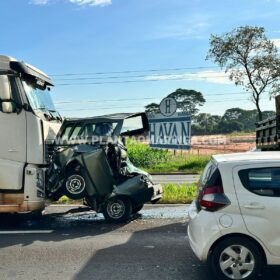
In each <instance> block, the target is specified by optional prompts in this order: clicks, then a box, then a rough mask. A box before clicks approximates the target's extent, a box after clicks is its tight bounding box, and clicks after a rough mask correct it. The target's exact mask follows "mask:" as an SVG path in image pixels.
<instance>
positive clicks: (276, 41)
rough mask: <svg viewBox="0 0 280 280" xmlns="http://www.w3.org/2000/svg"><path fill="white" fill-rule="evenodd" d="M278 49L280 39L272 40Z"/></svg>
mask: <svg viewBox="0 0 280 280" xmlns="http://www.w3.org/2000/svg"><path fill="white" fill-rule="evenodd" d="M271 41H272V42H273V43H274V45H275V46H276V48H280V39H271Z"/></svg>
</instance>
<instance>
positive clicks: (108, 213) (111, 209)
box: [102, 197, 132, 223]
mask: <svg viewBox="0 0 280 280" xmlns="http://www.w3.org/2000/svg"><path fill="white" fill-rule="evenodd" d="M102 212H103V215H104V217H105V219H106V220H107V221H109V222H115V223H118V222H125V221H127V220H128V219H129V218H130V216H131V214H132V205H131V200H130V199H129V198H127V197H114V198H111V199H109V200H108V201H106V202H105V203H104V205H103V211H102Z"/></svg>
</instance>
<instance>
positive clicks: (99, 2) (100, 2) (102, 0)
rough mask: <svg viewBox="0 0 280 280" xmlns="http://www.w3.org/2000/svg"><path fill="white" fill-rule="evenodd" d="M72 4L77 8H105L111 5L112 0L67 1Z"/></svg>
mask: <svg viewBox="0 0 280 280" xmlns="http://www.w3.org/2000/svg"><path fill="white" fill-rule="evenodd" d="M69 1H70V2H71V3H73V4H77V5H79V6H86V5H87V6H101V7H102V6H107V5H110V4H112V0H69Z"/></svg>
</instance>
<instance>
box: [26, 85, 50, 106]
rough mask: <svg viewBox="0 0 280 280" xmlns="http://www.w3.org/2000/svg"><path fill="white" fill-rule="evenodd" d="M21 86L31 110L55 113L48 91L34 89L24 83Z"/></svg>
mask: <svg viewBox="0 0 280 280" xmlns="http://www.w3.org/2000/svg"><path fill="white" fill-rule="evenodd" d="M23 86H24V89H25V92H26V95H27V98H28V101H29V103H30V106H31V107H32V109H33V110H48V111H56V110H55V106H54V104H53V101H52V98H51V96H50V92H49V91H48V90H41V89H39V88H35V87H33V86H32V85H30V84H28V83H26V82H25V81H24V82H23Z"/></svg>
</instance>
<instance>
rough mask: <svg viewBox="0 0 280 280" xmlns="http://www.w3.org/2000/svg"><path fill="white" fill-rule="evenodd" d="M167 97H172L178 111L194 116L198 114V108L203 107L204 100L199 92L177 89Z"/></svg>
mask: <svg viewBox="0 0 280 280" xmlns="http://www.w3.org/2000/svg"><path fill="white" fill-rule="evenodd" d="M167 97H172V98H174V99H175V100H176V102H177V107H178V110H179V111H182V112H187V113H189V114H191V115H195V114H197V113H198V112H199V109H198V107H200V106H203V104H204V103H205V99H204V97H203V95H202V93H201V92H199V91H195V90H192V89H182V88H178V89H176V91H174V92H172V93H170V94H169V95H168V96H167Z"/></svg>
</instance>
